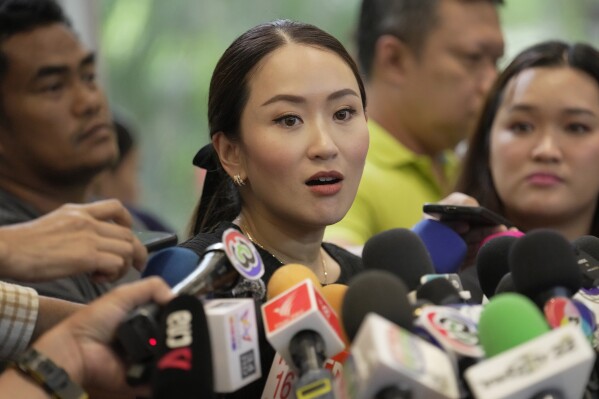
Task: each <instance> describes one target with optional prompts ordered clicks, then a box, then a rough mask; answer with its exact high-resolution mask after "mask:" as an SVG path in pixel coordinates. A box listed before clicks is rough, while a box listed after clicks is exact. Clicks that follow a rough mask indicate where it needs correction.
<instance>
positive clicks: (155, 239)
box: [133, 231, 178, 252]
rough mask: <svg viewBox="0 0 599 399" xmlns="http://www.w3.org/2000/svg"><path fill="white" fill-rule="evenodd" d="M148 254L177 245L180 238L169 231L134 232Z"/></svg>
mask: <svg viewBox="0 0 599 399" xmlns="http://www.w3.org/2000/svg"><path fill="white" fill-rule="evenodd" d="M133 233H134V234H135V235H136V236H137V238H138V239H139V241H141V243H142V244H143V245H144V246H145V247H146V249H147V250H148V252H153V251H158V250H160V249H163V248H167V247H172V246H174V245H177V242H178V238H177V235H176V234H175V233H171V232H168V231H133Z"/></svg>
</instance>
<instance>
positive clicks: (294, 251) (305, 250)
mask: <svg viewBox="0 0 599 399" xmlns="http://www.w3.org/2000/svg"><path fill="white" fill-rule="evenodd" d="M233 223H235V224H237V225H238V226H239V227H240V228H241V230H242V231H243V233H244V234H245V235H246V236H247V237H248V238H249V239H250V240H251V241H252V242H253V243H254V244H255V245H256V246H258V247H261V248H262V249H264V250H266V251H267V252H269V253H270V254H272V255H273V256H274V257H275V258H277V259H278V260H279V261H280V262H281V263H283V264H288V263H299V264H301V265H305V266H307V267H309V268H310V269H311V270H312V271H313V272H314V274H316V276H317V277H318V278H319V280H320V281H321V282H323V283H330V281H328V273H329V272H328V270H327V259H326V257H327V255H326V253H325V251H324V250H323V249H322V237H323V235H324V228H323V229H319V230H315V231H302V230H300V229H292V228H286V227H284V226H281V225H278V224H274V223H270V222H269V221H268V220H267V219H265V218H256V217H252V215H250V214H249V213H247V212H243V211H242V212H241V214H240V215H239V216H238V217H237V218H236V219H235V220H233Z"/></svg>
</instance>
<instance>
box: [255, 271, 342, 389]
mask: <svg viewBox="0 0 599 399" xmlns="http://www.w3.org/2000/svg"><path fill="white" fill-rule="evenodd" d="M294 267H295V268H297V267H296V266H294ZM283 268H286V266H283V267H281V268H279V269H278V270H277V272H275V273H274V274H273V275H272V277H271V279H270V281H269V283H268V288H267V291H268V294H267V295H268V296H269V297H270V296H271V295H272V294H274V292H273V291H275V289H274V288H272V289H271V283H272V286H273V287H282V286H283V285H284V284H285V282H283V281H280V280H281V279H282V278H284V277H285V276H286V275H288V274H289V273H288V272H286V271H282V272H279V271H281V270H282V269H283ZM306 269H307V268H306ZM308 270H309V269H308ZM314 278H316V277H315V276H314ZM318 286H319V285H318ZM262 319H263V321H264V328H265V332H266V339H267V340H268V342H269V343H270V344H271V345H272V347H273V348H274V349H275V350H276V351H277V352H278V353H279V354H280V356H281V357H282V358H283V359H284V360H285V362H286V363H287V364H288V365H290V366H292V367H293V368H294V369H295V371H296V372H297V374H298V378H297V380H296V381H295V383H294V392H295V395H296V396H297V397H298V398H300V397H314V398H316V397H318V398H332V397H335V393H334V391H333V388H334V384H333V376H332V374H331V372H330V371H329V370H327V369H325V368H324V363H325V360H326V359H327V358H330V357H333V356H335V355H337V354H338V353H340V352H341V351H342V350H343V349H344V347H345V345H344V343H343V340H342V338H341V336H342V333H341V326H340V323H339V319H338V317H337V314H336V313H335V311H334V310H333V309H332V308H331V306H330V305H329V304H328V303H327V302H326V300H325V298H324V296H323V294H322V293H321V291H320V289H317V288H315V285H314V282H313V279H311V278H306V279H304V280H303V281H301V282H299V283H297V284H295V285H294V286H292V287H291V288H289V289H287V290H285V291H283V292H282V293H280V294H278V295H276V296H274V297H272V298H271V299H270V300H269V301H268V302H266V303H264V304H263V305H262ZM267 385H268V382H267Z"/></svg>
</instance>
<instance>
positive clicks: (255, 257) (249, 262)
mask: <svg viewBox="0 0 599 399" xmlns="http://www.w3.org/2000/svg"><path fill="white" fill-rule="evenodd" d="M223 243H224V245H225V253H226V254H227V258H229V262H231V265H233V267H234V268H235V269H236V270H237V271H238V272H239V274H241V275H242V276H243V277H245V278H247V279H250V280H257V279H259V278H260V277H262V275H263V274H264V264H263V263H262V258H261V257H260V254H259V253H258V250H257V249H256V247H255V246H254V244H252V242H251V241H250V240H249V239H248V238H247V237H246V236H244V235H243V234H241V233H240V232H239V231H237V230H235V229H227V230H225V232H224V233H223Z"/></svg>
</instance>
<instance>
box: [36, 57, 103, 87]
mask: <svg viewBox="0 0 599 399" xmlns="http://www.w3.org/2000/svg"><path fill="white" fill-rule="evenodd" d="M95 62H96V55H95V54H94V53H89V54H87V55H86V56H85V57H84V58H83V59H82V60H81V62H79V67H80V68H81V67H86V66H89V65H93V64H94V63H95ZM68 72H69V67H68V66H66V65H48V66H44V67H41V68H40V69H38V70H37V73H36V74H35V76H34V77H33V80H38V79H42V78H45V77H47V76H52V75H65V74H66V73H68Z"/></svg>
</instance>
